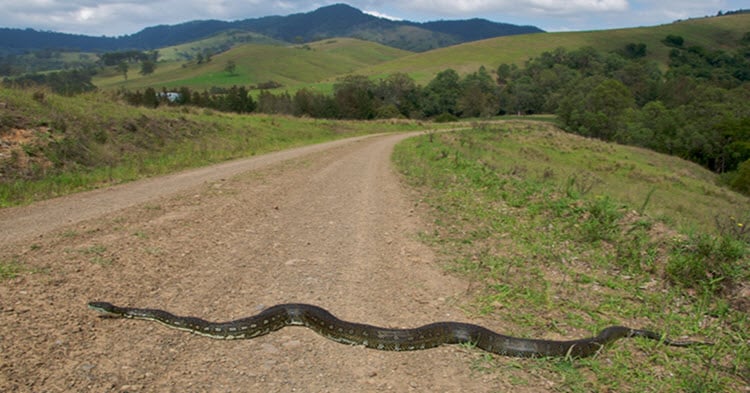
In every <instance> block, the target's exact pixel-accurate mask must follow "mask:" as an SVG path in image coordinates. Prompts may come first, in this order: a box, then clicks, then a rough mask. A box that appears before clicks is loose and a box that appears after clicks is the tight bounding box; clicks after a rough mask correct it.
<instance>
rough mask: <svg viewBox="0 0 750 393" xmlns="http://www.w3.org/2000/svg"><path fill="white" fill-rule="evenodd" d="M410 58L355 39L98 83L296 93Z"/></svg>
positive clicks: (114, 76)
mask: <svg viewBox="0 0 750 393" xmlns="http://www.w3.org/2000/svg"><path fill="white" fill-rule="evenodd" d="M171 51H179V49H171ZM166 52H167V53H169V52H170V50H166ZM411 53H412V52H407V51H404V50H401V49H396V48H392V47H389V46H385V45H381V44H378V43H374V42H369V41H362V40H357V39H353V38H335V39H327V40H323V41H318V42H314V43H310V44H305V45H296V46H279V45H260V44H243V45H238V46H236V47H234V48H232V49H230V50H228V51H226V52H223V53H221V54H219V55H216V56H214V57H213V58H212V60H211V61H210V62H207V63H203V64H197V63H196V62H188V63H185V62H181V61H164V62H160V63H159V66H158V67H157V69H156V72H155V73H153V74H151V75H147V76H142V75H138V74H137V72H136V71H134V72H132V75H130V76H129V78H128V79H127V80H125V79H124V78H123V75H122V74H119V73H116V72H115V71H114V70H113V69H109V70H108V71H105V72H102V73H100V75H99V76H97V77H96V78H95V79H94V83H95V84H96V85H97V86H99V87H101V88H104V89H109V88H127V89H142V88H145V87H148V86H153V87H159V88H160V87H162V86H163V87H178V86H189V87H192V88H199V89H207V88H210V87H212V86H226V87H228V86H232V85H244V86H247V85H254V84H258V83H262V82H267V81H275V82H278V83H280V84H282V85H283V86H284V88H285V89H289V88H292V89H296V88H298V87H300V86H307V85H312V84H315V83H317V82H320V81H326V80H330V79H332V78H334V77H336V76H337V75H342V74H347V73H352V72H356V71H357V70H360V69H362V68H365V67H368V66H371V65H374V64H378V63H382V62H384V61H389V60H393V59H397V58H399V57H403V56H407V55H410V54H411ZM230 61H231V62H234V64H236V69H235V71H234V72H233V73H230V72H228V71H226V70H225V68H226V65H227V63H228V62H230Z"/></svg>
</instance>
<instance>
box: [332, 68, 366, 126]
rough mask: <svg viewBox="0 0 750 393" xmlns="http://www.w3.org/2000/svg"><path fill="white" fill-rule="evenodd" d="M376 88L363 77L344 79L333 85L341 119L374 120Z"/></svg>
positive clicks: (351, 76)
mask: <svg viewBox="0 0 750 393" xmlns="http://www.w3.org/2000/svg"><path fill="white" fill-rule="evenodd" d="M374 90H375V86H374V84H373V83H372V81H370V79H369V78H367V77H366V76H363V75H350V76H347V77H344V78H343V79H341V80H340V81H339V82H337V83H336V84H334V85H333V95H334V97H335V100H336V104H337V105H338V108H339V113H340V115H341V117H343V118H345V119H372V118H373V117H374V116H375V102H374V97H375V94H374Z"/></svg>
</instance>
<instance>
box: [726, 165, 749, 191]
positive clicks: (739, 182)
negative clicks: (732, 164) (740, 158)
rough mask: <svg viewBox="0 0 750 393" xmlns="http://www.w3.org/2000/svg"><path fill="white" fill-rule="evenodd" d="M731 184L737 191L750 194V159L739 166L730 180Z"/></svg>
mask: <svg viewBox="0 0 750 393" xmlns="http://www.w3.org/2000/svg"><path fill="white" fill-rule="evenodd" d="M729 186H730V187H732V188H733V189H734V190H735V191H737V192H741V193H743V194H745V195H750V160H746V161H745V162H743V163H741V164H740V165H739V166H738V167H737V171H736V172H734V173H733V174H732V176H731V180H730V181H729Z"/></svg>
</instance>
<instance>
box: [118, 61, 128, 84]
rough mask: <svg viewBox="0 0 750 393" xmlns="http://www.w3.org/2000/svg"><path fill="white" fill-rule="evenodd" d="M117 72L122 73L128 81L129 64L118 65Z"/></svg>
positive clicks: (122, 62)
mask: <svg viewBox="0 0 750 393" xmlns="http://www.w3.org/2000/svg"><path fill="white" fill-rule="evenodd" d="M117 72H119V73H121V74H122V76H123V77H124V78H125V80H128V63H126V62H124V61H121V62H119V63H118V64H117Z"/></svg>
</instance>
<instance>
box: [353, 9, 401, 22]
mask: <svg viewBox="0 0 750 393" xmlns="http://www.w3.org/2000/svg"><path fill="white" fill-rule="evenodd" d="M362 12H364V13H365V14H369V15H372V16H375V17H378V18H383V19H390V20H402V18H398V17H395V16H390V15H388V14H384V13H381V12H378V11H366V10H363V11H362Z"/></svg>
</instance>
